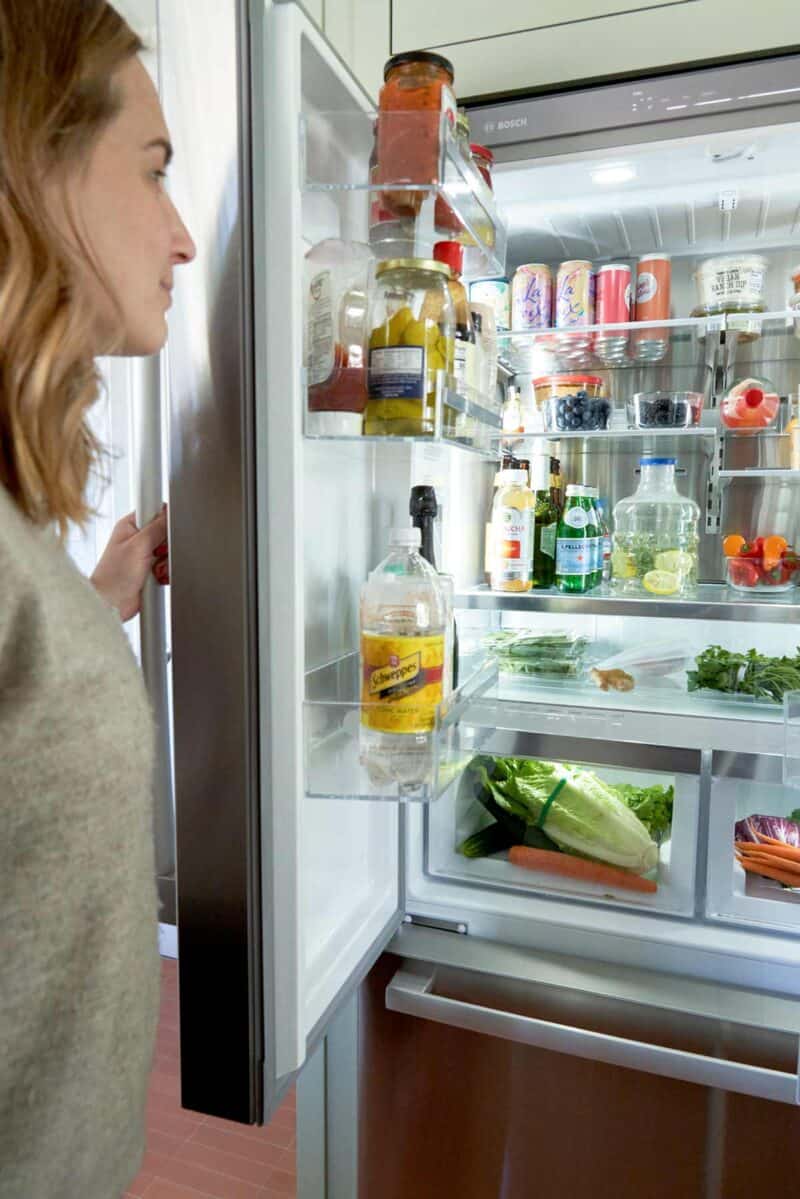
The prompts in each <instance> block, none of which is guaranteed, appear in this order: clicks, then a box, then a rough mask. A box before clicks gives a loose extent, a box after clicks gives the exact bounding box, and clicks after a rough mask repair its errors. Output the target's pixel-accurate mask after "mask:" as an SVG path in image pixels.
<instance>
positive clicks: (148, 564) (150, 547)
mask: <svg viewBox="0 0 800 1199" xmlns="http://www.w3.org/2000/svg"><path fill="white" fill-rule="evenodd" d="M151 570H152V572H153V574H154V576H155V578H156V580H157V581H158V582H159V583H162V584H165V583H168V582H169V559H168V550H167V509H166V504H165V505H164V508H163V509H162V510H161V512H159V514H158V516H156V517H154V519H153V520H151V521H150V522H149V523H148V524H146V525H145V526H144V528H142V529H140V528H138V526H137V524H136V518H135V515H134V513H133V512H130V513H129V514H128V515H127V516H124V517H123V518H122V520H120V521H118V522H117V523H116V525H115V526H114V531H113V533H112V534H111V538H110V540H109V543H108V545H107V546H106V548H105V550H104V551H103V555H102V557H101V558H100V561H99V562H98V563H97V566H96V567H95V571H94V574H93V575H92V580H91V581H92V583H93V584H94V586H95V588H96V589H97V591H98V592H99V594H100V595H101V596H102V597H103V599H104V600H105V601H106V603H108V604H111V606H112V608H116V609H117V611H118V612H119V615H120V619H121V620H130V619H131V618H132V617H134V616H136V615H137V613H138V612H139V610H140V609H141V606H142V588H143V587H144V585H145V582H146V580H147V576H148V574H149V573H150V571H151Z"/></svg>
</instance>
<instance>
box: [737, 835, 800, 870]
mask: <svg viewBox="0 0 800 1199" xmlns="http://www.w3.org/2000/svg"><path fill="white" fill-rule="evenodd" d="M734 844H735V845H736V848H737V849H738V850H740V851H741V852H742V853H769V854H772V855H773V856H774V857H776V858H786V859H787V861H789V862H796V863H797V864H798V866H800V849H798V848H797V846H796V845H784V844H783V842H780V843H779V844H777V845H760V844H759V845H754V844H753V842H752V841H735V842H734Z"/></svg>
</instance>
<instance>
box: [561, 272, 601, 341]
mask: <svg viewBox="0 0 800 1199" xmlns="http://www.w3.org/2000/svg"><path fill="white" fill-rule="evenodd" d="M593 324H594V271H593V270H592V264H591V262H589V261H588V260H587V259H585V258H573V259H571V260H570V261H569V262H562V263H561V266H560V267H559V268H558V275H557V276H556V329H558V330H559V332H558V333H556V334H555V344H556V346H557V347H558V350H559V352H560V353H561V355H562V356H563V357H564V358H565V359H567V360H575V361H576V362H577V361H578V360H579V359H582V358H583V357H584V356H585V354H586V351H587V350H589V349H591V345H592V334H591V333H582V332H581V330H582V329H585V328H586V326H587V325H593ZM567 330H569V332H567Z"/></svg>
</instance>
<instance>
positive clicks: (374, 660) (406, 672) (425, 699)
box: [361, 633, 445, 733]
mask: <svg viewBox="0 0 800 1199" xmlns="http://www.w3.org/2000/svg"><path fill="white" fill-rule="evenodd" d="M444 654H445V638H444V633H438V634H435V635H433V636H430V637H384V636H381V635H380V634H378V633H362V634H361V670H362V678H361V704H362V708H361V723H362V725H364V726H365V727H366V728H370V729H377V730H379V731H380V732H384V733H426V732H429V731H430V730H431V729H432V728H433V726H434V723H435V721H436V706H437V704H440V703H441V702H442V698H443V691H442V681H443V676H444Z"/></svg>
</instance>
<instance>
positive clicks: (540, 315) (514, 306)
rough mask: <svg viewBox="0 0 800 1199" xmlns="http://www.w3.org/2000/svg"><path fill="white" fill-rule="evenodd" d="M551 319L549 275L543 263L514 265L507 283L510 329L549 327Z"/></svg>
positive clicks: (551, 295)
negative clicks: (509, 301)
mask: <svg viewBox="0 0 800 1199" xmlns="http://www.w3.org/2000/svg"><path fill="white" fill-rule="evenodd" d="M552 319H553V276H552V273H551V271H550V267H549V266H547V265H546V263H544V262H529V263H526V264H525V265H524V266H520V267H517V270H516V273H515V275H514V280H513V283H512V285H511V328H512V329H549V328H550V324H551V321H552Z"/></svg>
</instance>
